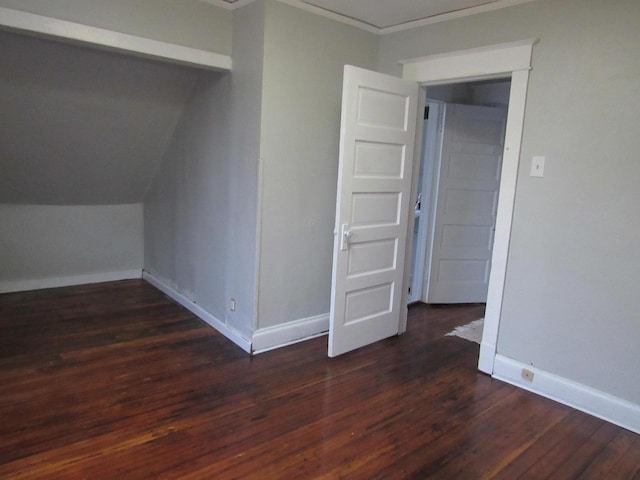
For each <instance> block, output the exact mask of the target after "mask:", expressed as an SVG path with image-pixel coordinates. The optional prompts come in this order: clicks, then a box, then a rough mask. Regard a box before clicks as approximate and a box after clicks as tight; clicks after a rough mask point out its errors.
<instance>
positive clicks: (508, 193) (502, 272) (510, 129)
mask: <svg viewBox="0 0 640 480" xmlns="http://www.w3.org/2000/svg"><path fill="white" fill-rule="evenodd" d="M536 42H537V39H528V40H522V41H518V42H509V43H501V44H496V45H489V46H485V47H480V48H473V49H469V50H458V51H453V52H447V53H441V54H437V55H429V56H426V57H420V58H413V59H407V60H403V61H401V62H400V63H401V64H403V72H402V77H403V78H404V79H406V80H412V81H415V82H418V83H420V84H422V85H434V84H438V83H447V82H456V81H470V80H474V79H478V78H487V77H488V76H494V77H495V76H510V77H511V91H510V94H509V110H508V114H507V126H506V132H505V140H504V151H503V159H502V172H501V176H500V195H499V197H498V211H497V215H496V225H495V234H494V242H493V255H492V257H491V273H490V275H489V289H488V293H487V307H486V311H485V324H484V331H483V335H482V343H481V344H480V356H479V359H478V368H479V369H480V370H481V371H483V372H485V373H488V374H492V373H493V368H494V366H493V363H494V358H495V356H496V346H497V343H498V327H499V325H500V315H501V313H502V296H503V293H504V284H505V278H506V274H507V260H508V257H509V242H510V240H511V222H512V219H513V209H514V206H515V195H516V183H517V179H518V164H519V163H520V147H521V143H522V131H523V127H524V112H525V105H526V101H527V86H528V84H529V70H530V68H531V55H532V51H533V45H534V44H535V43H536ZM427 93H428V92H427ZM416 161H419V159H417V160H416ZM401 327H402V326H401ZM401 329H402V328H401Z"/></svg>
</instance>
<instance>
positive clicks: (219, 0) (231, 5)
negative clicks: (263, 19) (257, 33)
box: [198, 0, 256, 11]
mask: <svg viewBox="0 0 640 480" xmlns="http://www.w3.org/2000/svg"><path fill="white" fill-rule="evenodd" d="M198 1H199V2H202V3H208V4H209V5H213V6H214V7H220V8H224V9H225V10H232V11H233V10H236V9H238V8H240V7H244V6H245V5H249V4H250V3H253V2H255V1H256V0H235V1H234V2H225V1H224V0H198Z"/></svg>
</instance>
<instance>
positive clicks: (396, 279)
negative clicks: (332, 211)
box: [329, 65, 418, 357]
mask: <svg viewBox="0 0 640 480" xmlns="http://www.w3.org/2000/svg"><path fill="white" fill-rule="evenodd" d="M417 103H418V85H417V84H416V83H413V82H407V81H406V80H402V79H399V78H396V77H391V76H387V75H382V74H379V73H376V72H371V71H369V70H363V69H361V68H356V67H352V66H349V65H347V66H345V69H344V81H343V91H342V120H341V127H340V160H339V172H338V194H337V206H336V230H335V232H336V236H335V242H334V250H333V278H332V286H331V314H330V328H329V356H331V357H334V356H336V355H340V354H342V353H345V352H348V351H350V350H353V349H356V348H359V347H362V346H364V345H367V344H370V343H373V342H376V341H378V340H381V339H383V338H387V337H390V336H392V335H395V334H397V333H398V327H399V321H400V307H401V304H402V295H403V294H404V292H403V289H402V285H403V280H404V264H405V258H404V257H405V249H406V248H405V247H406V239H407V228H408V217H409V207H410V205H409V203H410V198H409V197H410V194H411V192H410V191H411V176H412V169H413V144H414V138H415V135H416V118H417ZM412 213H413V212H412Z"/></svg>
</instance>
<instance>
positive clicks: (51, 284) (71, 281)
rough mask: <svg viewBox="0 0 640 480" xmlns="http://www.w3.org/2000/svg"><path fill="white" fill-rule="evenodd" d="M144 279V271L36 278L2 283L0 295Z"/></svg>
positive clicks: (0, 284) (0, 283)
mask: <svg viewBox="0 0 640 480" xmlns="http://www.w3.org/2000/svg"><path fill="white" fill-rule="evenodd" d="M140 277H142V270H141V269H135V270H120V271H117V272H103V273H85V274H81V275H71V276H68V277H53V278H34V279H29V280H10V281H5V282H0V293H12V292H25V291H28V290H42V289H44V288H58V287H70V286H73V285H85V284H87V283H102V282H115V281H118V280H130V279H132V278H140Z"/></svg>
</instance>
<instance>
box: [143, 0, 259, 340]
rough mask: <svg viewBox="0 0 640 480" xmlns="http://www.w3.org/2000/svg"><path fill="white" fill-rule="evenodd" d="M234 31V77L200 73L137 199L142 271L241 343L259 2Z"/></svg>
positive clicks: (248, 318) (240, 15)
mask: <svg viewBox="0 0 640 480" xmlns="http://www.w3.org/2000/svg"><path fill="white" fill-rule="evenodd" d="M234 25H235V27H236V28H235V31H236V32H237V33H238V35H237V36H236V37H234V50H233V58H234V71H233V74H232V75H217V76H216V75H215V74H211V73H203V74H201V76H200V81H199V82H198V84H197V86H196V88H195V90H194V93H193V95H192V97H191V98H190V100H189V101H188V103H187V105H186V107H185V109H184V113H183V115H182V118H181V119H180V122H179V123H178V127H177V128H176V131H175V134H174V136H173V138H172V140H171V143H170V146H169V148H168V150H167V152H166V154H165V156H164V159H163V161H162V165H161V167H160V169H159V170H158V172H157V174H156V175H155V176H154V179H153V182H152V186H151V188H150V190H149V192H148V194H147V196H146V198H145V270H148V271H149V272H150V273H151V274H153V275H154V276H156V277H158V278H159V279H160V280H162V281H163V282H165V283H167V284H168V285H170V286H171V287H173V288H174V289H176V290H177V291H179V292H181V293H182V294H184V295H185V296H186V297H187V298H189V299H191V300H193V301H195V302H196V303H197V304H198V305H200V306H201V307H202V308H204V309H205V310H207V311H208V312H210V313H211V314H212V315H214V316H215V317H216V318H218V319H219V320H221V321H224V322H226V324H227V325H228V326H229V327H230V328H232V329H234V330H236V331H237V332H239V333H240V334H241V335H243V336H244V337H245V338H247V339H250V338H251V335H252V332H253V330H254V324H255V308H254V306H255V292H256V286H255V271H256V263H255V262H256V221H257V198H258V170H259V155H260V153H259V152H260V149H259V145H260V143H259V142H260V119H261V117H260V110H261V98H262V96H261V95H262V65H263V63H262V62H263V38H264V35H263V32H264V4H263V3H262V2H256V3H252V4H250V5H248V6H246V7H243V8H241V9H239V10H237V11H236V13H235V15H234ZM231 298H233V299H235V301H236V310H235V311H233V312H232V311H231V310H229V308H228V304H229V300H230V299H231Z"/></svg>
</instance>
